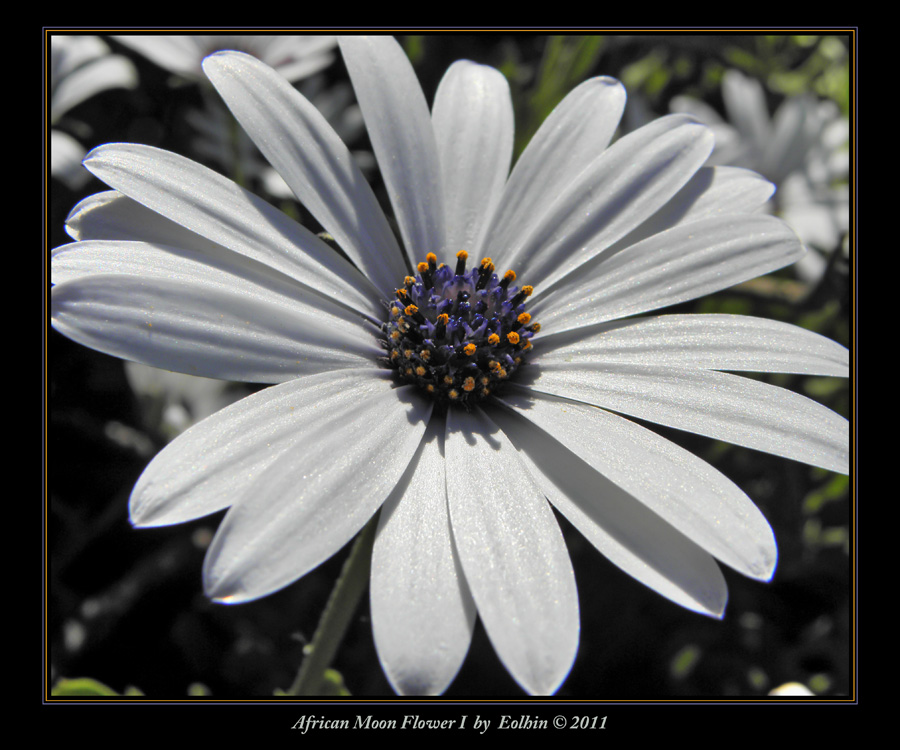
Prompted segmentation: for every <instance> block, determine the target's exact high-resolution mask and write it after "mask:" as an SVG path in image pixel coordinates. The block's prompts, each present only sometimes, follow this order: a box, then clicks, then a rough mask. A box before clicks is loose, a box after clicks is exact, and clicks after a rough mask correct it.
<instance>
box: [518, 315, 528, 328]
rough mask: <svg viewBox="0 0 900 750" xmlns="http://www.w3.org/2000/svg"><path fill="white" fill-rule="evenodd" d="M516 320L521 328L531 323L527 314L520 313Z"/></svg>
mask: <svg viewBox="0 0 900 750" xmlns="http://www.w3.org/2000/svg"><path fill="white" fill-rule="evenodd" d="M517 320H518V321H519V322H520V323H521V324H522V325H523V326H524V325H528V323H529V322H530V321H531V316H530V315H529V314H528V313H522V314H521V315H520V316H519V317H518V318H517Z"/></svg>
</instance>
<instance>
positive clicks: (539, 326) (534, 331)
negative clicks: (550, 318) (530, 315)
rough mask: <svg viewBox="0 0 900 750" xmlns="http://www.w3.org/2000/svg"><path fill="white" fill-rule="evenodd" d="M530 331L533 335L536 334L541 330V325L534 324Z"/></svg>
mask: <svg viewBox="0 0 900 750" xmlns="http://www.w3.org/2000/svg"><path fill="white" fill-rule="evenodd" d="M531 330H532V332H533V333H537V332H538V331H540V330H541V324H540V323H535V324H534V325H532V326H531Z"/></svg>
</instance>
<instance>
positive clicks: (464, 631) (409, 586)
mask: <svg viewBox="0 0 900 750" xmlns="http://www.w3.org/2000/svg"><path fill="white" fill-rule="evenodd" d="M443 427H444V420H443V419H434V420H432V421H431V423H429V426H428V430H427V431H426V433H425V438H424V439H423V441H422V443H421V445H420V446H419V453H418V454H417V455H416V457H415V458H413V460H412V461H411V462H410V466H409V468H408V469H407V472H406V476H405V477H404V479H403V480H401V482H400V484H398V485H397V488H396V489H395V490H394V492H393V493H392V494H391V496H390V497H389V498H388V499H387V500H386V501H385V503H384V506H383V507H382V509H381V517H380V518H379V521H378V535H377V536H376V538H375V547H374V549H373V551H372V588H371V596H370V600H371V609H372V631H373V633H374V636H375V646H376V647H377V649H378V656H379V658H380V659H381V664H382V666H383V667H384V672H385V674H386V675H387V677H388V680H390V683H391V685H392V686H393V687H394V690H396V691H397V692H398V693H399V694H400V695H440V694H441V693H443V692H444V690H445V689H446V688H447V686H448V685H449V684H450V682H451V681H452V680H453V678H454V677H455V676H456V673H457V672H458V671H459V668H460V666H461V665H462V663H463V660H464V659H465V657H466V652H467V651H468V649H469V643H470V642H471V640H472V630H473V628H474V625H475V602H474V601H473V600H472V595H471V594H470V593H469V589H468V587H467V586H466V583H465V578H464V577H463V573H462V570H461V569H460V568H459V561H458V560H457V558H456V553H455V552H454V550H453V542H452V539H451V536H450V517H449V515H448V510H447V486H446V479H445V469H444V454H443V442H444V436H443Z"/></svg>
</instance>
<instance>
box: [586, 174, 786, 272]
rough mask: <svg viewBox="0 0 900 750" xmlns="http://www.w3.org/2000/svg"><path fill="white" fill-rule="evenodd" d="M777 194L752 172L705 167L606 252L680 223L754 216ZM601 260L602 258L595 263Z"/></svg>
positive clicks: (633, 243) (769, 185)
mask: <svg viewBox="0 0 900 750" xmlns="http://www.w3.org/2000/svg"><path fill="white" fill-rule="evenodd" d="M774 191H775V186H774V185H773V184H772V183H771V182H769V181H768V180H767V179H765V178H764V177H762V176H760V175H758V174H757V173H756V172H751V171H750V170H749V169H739V168H737V167H704V168H703V169H700V170H698V171H697V173H696V174H695V175H694V176H693V177H692V178H691V179H690V181H689V182H688V183H687V184H686V185H685V186H684V187H683V188H682V189H681V190H679V191H678V192H677V193H676V194H675V195H674V196H673V197H672V199H671V200H670V201H669V202H668V203H666V205H665V206H663V207H662V208H661V209H660V210H659V211H657V212H656V213H655V214H654V215H653V216H651V217H650V218H649V219H647V221H645V222H644V223H643V224H641V225H640V226H639V227H637V228H636V229H635V230H634V231H632V232H630V233H629V234H628V236H626V237H623V238H622V239H621V240H619V241H618V242H616V243H615V245H614V246H613V247H611V248H610V249H609V250H608V251H607V253H610V254H611V253H613V252H616V251H617V250H618V249H621V248H624V247H629V246H630V245H635V244H637V243H638V242H640V241H641V240H644V239H646V238H647V237H651V236H652V235H654V234H657V233H659V232H664V231H665V230H666V229H670V228H671V227H673V226H675V225H677V224H688V223H690V222H692V221H699V220H700V219H706V218H711V217H714V216H723V215H725V214H738V213H745V214H749V213H753V212H755V211H758V210H759V209H760V208H761V207H762V206H764V205H765V204H766V201H768V200H769V199H770V198H771V197H772V193H773V192H774ZM598 260H602V258H597V259H595V261H594V262H596V261H598Z"/></svg>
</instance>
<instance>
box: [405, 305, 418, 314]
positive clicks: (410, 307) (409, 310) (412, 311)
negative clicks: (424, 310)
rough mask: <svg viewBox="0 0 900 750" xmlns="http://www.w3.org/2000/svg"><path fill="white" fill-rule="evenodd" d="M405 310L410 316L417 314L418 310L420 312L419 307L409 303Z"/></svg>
mask: <svg viewBox="0 0 900 750" xmlns="http://www.w3.org/2000/svg"><path fill="white" fill-rule="evenodd" d="M403 312H404V313H405V314H406V315H409V316H410V317H412V316H413V315H415V314H416V313H417V312H419V308H418V307H416V306H415V305H407V307H406V309H405V310H404V311H403Z"/></svg>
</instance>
